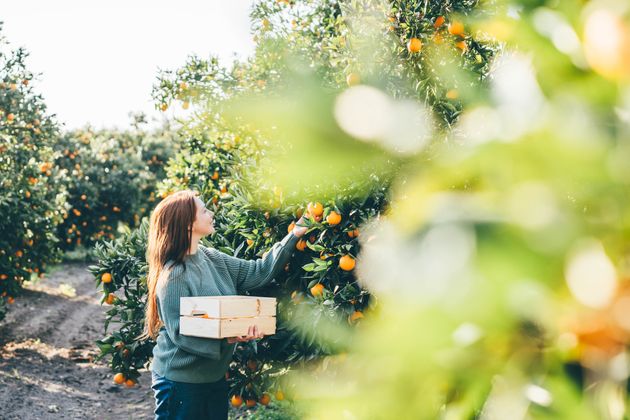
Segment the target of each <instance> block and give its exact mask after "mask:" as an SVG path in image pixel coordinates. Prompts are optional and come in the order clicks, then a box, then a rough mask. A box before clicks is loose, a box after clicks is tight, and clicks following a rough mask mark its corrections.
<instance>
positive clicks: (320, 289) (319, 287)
mask: <svg viewBox="0 0 630 420" xmlns="http://www.w3.org/2000/svg"><path fill="white" fill-rule="evenodd" d="M311 294H312V295H313V296H315V297H317V296H321V295H323V294H324V285H323V284H321V283H317V284H316V285H315V286H313V287H311Z"/></svg>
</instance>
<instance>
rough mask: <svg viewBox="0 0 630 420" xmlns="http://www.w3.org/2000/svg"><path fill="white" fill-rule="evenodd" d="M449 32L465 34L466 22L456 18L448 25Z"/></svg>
mask: <svg viewBox="0 0 630 420" xmlns="http://www.w3.org/2000/svg"><path fill="white" fill-rule="evenodd" d="M448 32H449V33H450V34H451V35H455V36H461V37H463V36H464V24H463V23H461V22H460V21H457V20H454V21H453V22H451V23H450V24H449V25H448Z"/></svg>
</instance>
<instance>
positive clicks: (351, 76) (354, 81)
mask: <svg viewBox="0 0 630 420" xmlns="http://www.w3.org/2000/svg"><path fill="white" fill-rule="evenodd" d="M346 83H347V84H348V86H356V85H358V84H359V83H361V77H360V76H359V75H358V74H357V73H348V75H347V76H346Z"/></svg>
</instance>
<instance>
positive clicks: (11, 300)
mask: <svg viewBox="0 0 630 420" xmlns="http://www.w3.org/2000/svg"><path fill="white" fill-rule="evenodd" d="M7 302H9V305H13V302H15V298H13V296H9V298H8V299H7Z"/></svg>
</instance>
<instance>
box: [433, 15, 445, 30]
mask: <svg viewBox="0 0 630 420" xmlns="http://www.w3.org/2000/svg"><path fill="white" fill-rule="evenodd" d="M443 24H444V16H438V17H437V18H435V22H433V27H434V28H435V29H437V28H439V27H440V26H442V25H443Z"/></svg>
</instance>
